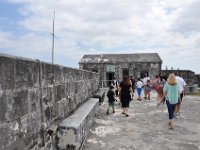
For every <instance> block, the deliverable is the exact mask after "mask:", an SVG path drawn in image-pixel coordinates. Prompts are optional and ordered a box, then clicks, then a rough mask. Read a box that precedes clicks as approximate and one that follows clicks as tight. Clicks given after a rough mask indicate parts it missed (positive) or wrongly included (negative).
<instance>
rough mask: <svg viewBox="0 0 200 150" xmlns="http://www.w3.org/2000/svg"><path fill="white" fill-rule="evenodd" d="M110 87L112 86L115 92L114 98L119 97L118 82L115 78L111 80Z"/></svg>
mask: <svg viewBox="0 0 200 150" xmlns="http://www.w3.org/2000/svg"><path fill="white" fill-rule="evenodd" d="M112 85H113V87H114V90H115V95H116V96H119V82H118V80H117V79H116V77H114V78H113V80H112Z"/></svg>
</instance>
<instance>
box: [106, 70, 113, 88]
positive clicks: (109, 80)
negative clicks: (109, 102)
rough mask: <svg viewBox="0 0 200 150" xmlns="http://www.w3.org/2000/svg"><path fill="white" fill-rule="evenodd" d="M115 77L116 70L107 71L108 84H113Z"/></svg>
mask: <svg viewBox="0 0 200 150" xmlns="http://www.w3.org/2000/svg"><path fill="white" fill-rule="evenodd" d="M113 78H114V72H107V73H106V80H107V86H109V85H110V84H111V81H112V80H113Z"/></svg>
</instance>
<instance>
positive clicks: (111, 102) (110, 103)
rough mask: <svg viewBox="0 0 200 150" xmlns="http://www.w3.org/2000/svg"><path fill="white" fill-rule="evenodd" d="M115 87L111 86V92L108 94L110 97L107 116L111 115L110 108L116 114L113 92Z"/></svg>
mask: <svg viewBox="0 0 200 150" xmlns="http://www.w3.org/2000/svg"><path fill="white" fill-rule="evenodd" d="M113 90H114V87H113V86H112V85H110V87H109V91H108V93H107V97H108V109H107V115H109V108H110V107H112V111H113V113H115V92H114V91H113Z"/></svg>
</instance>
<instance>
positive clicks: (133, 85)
mask: <svg viewBox="0 0 200 150" xmlns="http://www.w3.org/2000/svg"><path fill="white" fill-rule="evenodd" d="M130 80H131V85H132V86H131V87H132V91H133V95H132V98H133V97H134V92H135V79H134V77H133V76H132V75H131V76H130Z"/></svg>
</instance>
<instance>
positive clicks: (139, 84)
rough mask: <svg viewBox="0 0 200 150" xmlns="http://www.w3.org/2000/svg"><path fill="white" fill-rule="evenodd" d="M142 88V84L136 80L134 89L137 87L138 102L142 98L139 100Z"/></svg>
mask: <svg viewBox="0 0 200 150" xmlns="http://www.w3.org/2000/svg"><path fill="white" fill-rule="evenodd" d="M142 86H143V83H142V81H141V79H140V78H138V81H137V83H136V87H137V93H138V100H139V101H141V100H142V98H141V94H142Z"/></svg>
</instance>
